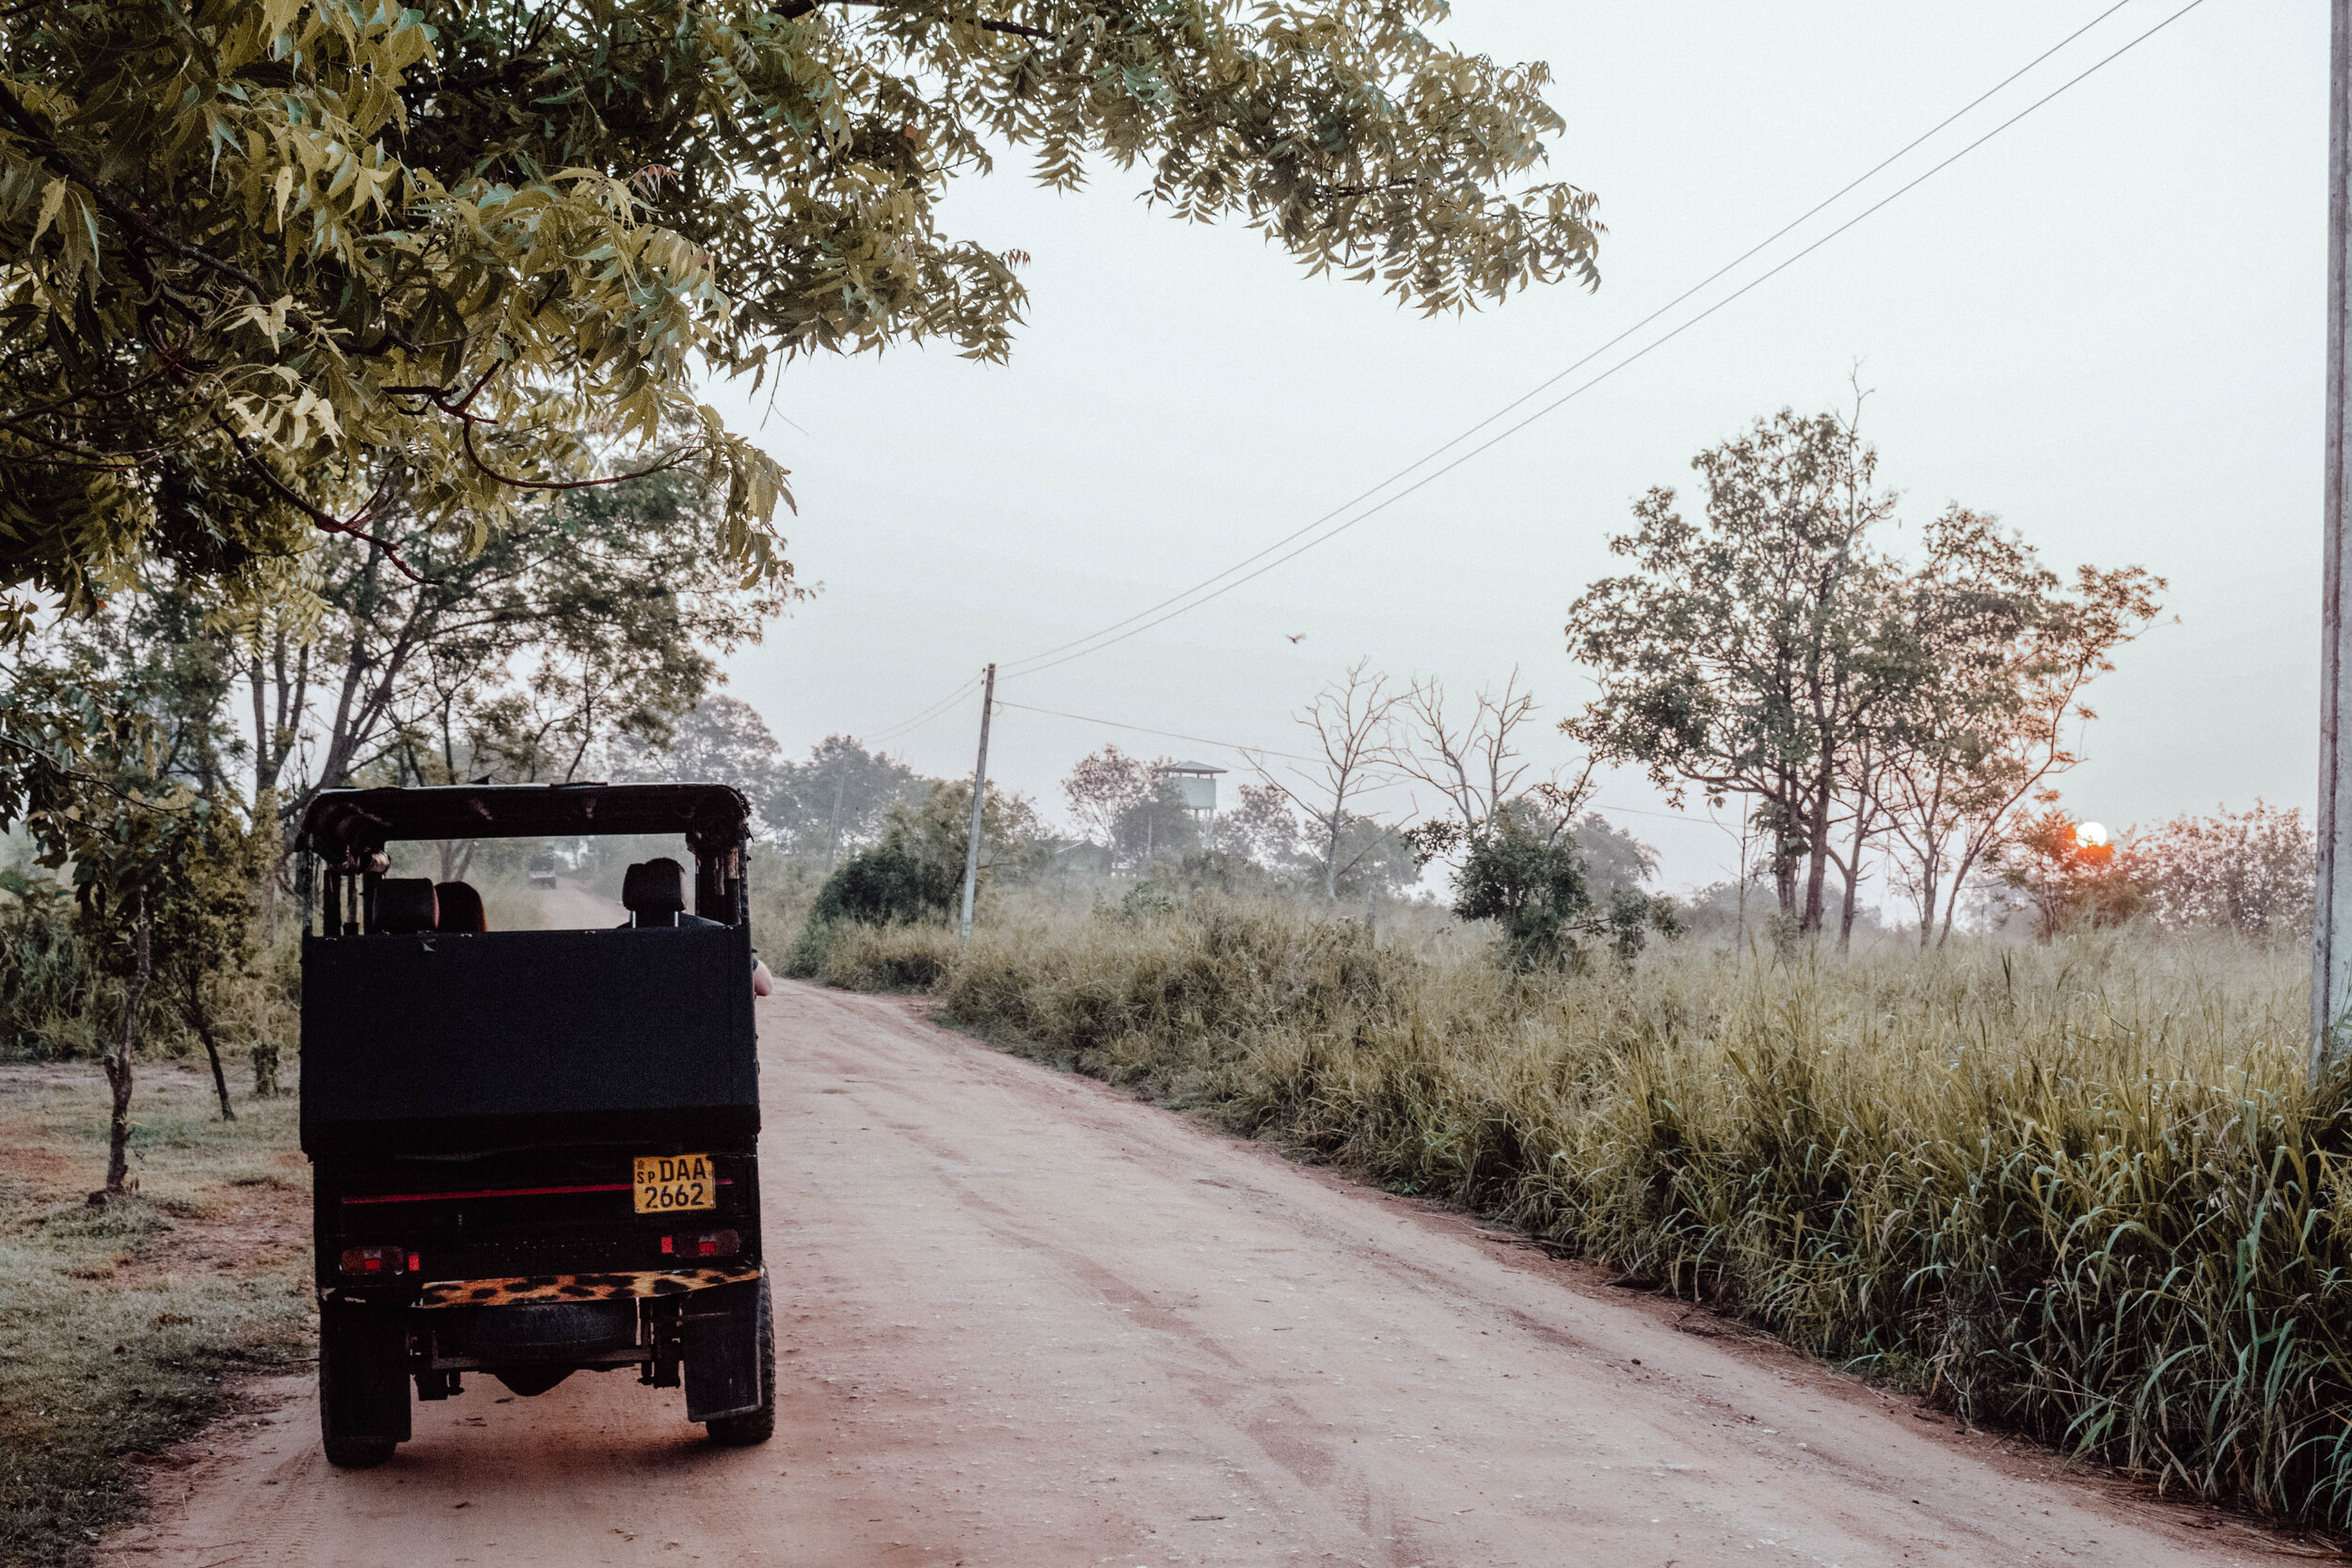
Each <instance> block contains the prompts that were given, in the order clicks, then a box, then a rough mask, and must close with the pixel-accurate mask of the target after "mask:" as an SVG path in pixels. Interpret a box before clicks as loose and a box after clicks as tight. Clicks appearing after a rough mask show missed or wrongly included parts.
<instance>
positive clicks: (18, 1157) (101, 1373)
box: [0, 1063, 310, 1568]
mask: <svg viewBox="0 0 2352 1568" xmlns="http://www.w3.org/2000/svg"><path fill="white" fill-rule="evenodd" d="M289 1076H291V1075H289ZM239 1086H240V1088H249V1086H250V1085H249V1084H246V1085H239ZM140 1097H141V1105H140V1111H139V1115H138V1119H137V1124H136V1126H135V1130H134V1132H133V1136H132V1142H131V1166H132V1173H133V1180H134V1182H135V1189H136V1190H135V1191H134V1192H133V1193H131V1194H130V1195H129V1196H124V1197H120V1198H118V1199H116V1200H114V1201H112V1202H109V1203H104V1204H91V1203H89V1202H87V1200H86V1196H85V1195H86V1194H87V1191H88V1190H89V1188H90V1187H91V1186H92V1185H93V1184H94V1177H95V1175H96V1173H97V1172H98V1171H100V1170H101V1169H103V1166H104V1164H105V1160H106V1144H107V1116H108V1103H107V1101H108V1095H107V1089H106V1085H105V1084H104V1082H103V1079H102V1078H101V1077H100V1075H99V1072H98V1069H96V1068H95V1067H93V1066H90V1065H88V1064H86V1063H76V1064H70V1065H57V1066H18V1067H10V1068H4V1069H0V1564H6V1565H7V1568H19V1565H27V1568H29V1565H31V1564H40V1565H42V1568H51V1565H55V1564H61V1563H72V1562H74V1561H77V1560H80V1558H81V1557H82V1556H83V1554H84V1553H85V1552H86V1550H87V1547H88V1546H89V1545H90V1544H91V1543H92V1542H94V1541H95V1540H96V1538H97V1536H98V1533H99V1532H100V1531H102V1530H103V1529H104V1528H107V1527H108V1526H111V1525H114V1524H118V1523H119V1522H121V1521H122V1520H124V1519H126V1518H128V1517H130V1516H131V1515H132V1514H133V1513H135V1512H136V1511H137V1509H138V1508H139V1506H140V1502H141V1499H140V1496H139V1492H138V1489H137V1478H138V1467H139V1461H140V1460H141V1459H143V1458H149V1457H152V1456H157V1455H160V1454H162V1453H163V1451H164V1450H166V1449H168V1448H169V1447H170V1446H171V1445H172V1444H174V1443H176V1442H178V1441H179V1440H180V1439H182V1438H183V1437H186V1436H188V1435H189V1434H191V1433H194V1432H196V1431H197V1430H198V1429H199V1427H201V1426H203V1425H205V1424H206V1423H207V1422H209V1421H212V1420H214V1419H215V1418H219V1417H221V1416H222V1415H224V1414H227V1413H230V1412H231V1411H233V1410H234V1409H235V1408H236V1407H237V1405H238V1402H239V1396H238V1393H237V1388H236V1380H237V1379H238V1377H239V1376H240V1375H241V1374H246V1373H249V1372H253V1371H259V1370H278V1369H289V1368H299V1367H307V1366H308V1362H307V1359H305V1357H306V1354H307V1344H308V1333H309V1328H308V1324H309V1322H310V1280H309V1273H310V1271H309V1266H308V1265H309V1240H310V1238H309V1232H308V1228H307V1216H308V1213H309V1191H310V1170H309V1167H308V1166H307V1165H306V1164H304V1163H303V1160H302V1157H301V1155H300V1153H299V1152H298V1151H297V1149H296V1148H295V1137H294V1119H295V1118H294V1099H293V1098H292V1097H291V1096H290V1095H285V1094H280V1095H279V1096H278V1097H275V1098H256V1097H254V1096H252V1095H250V1094H249V1093H246V1094H241V1096H240V1103H239V1113H240V1114H239V1116H238V1117H237V1119H236V1120H235V1121H233V1122H224V1121H222V1120H220V1119H219V1108H218V1106H217V1104H216V1103H215V1091H214V1086H213V1083H212V1079H211V1076H210V1073H209V1071H207V1070H206V1069H203V1068H202V1067H200V1066H194V1065H191V1066H187V1067H175V1068H162V1069H150V1070H149V1071H148V1073H147V1074H146V1075H145V1076H144V1077H143V1079H142V1081H141V1086H140Z"/></svg>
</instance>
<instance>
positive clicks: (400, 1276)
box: [297, 784, 775, 1467]
mask: <svg viewBox="0 0 2352 1568" xmlns="http://www.w3.org/2000/svg"><path fill="white" fill-rule="evenodd" d="M750 817H751V813H750V810H749V807H748V806H747V805H746V803H745V801H744V799H743V797H742V796H741V795H739V793H737V792H736V791H735V790H733V789H730V788H728V787H726V786H725V785H723V784H611V785H603V784H599V785H586V786H572V785H555V786H552V787H549V786H537V785H532V786H525V785H483V784H470V785H457V786H452V787H444V788H427V789H368V790H335V791H329V792H327V793H326V794H323V795H321V796H320V797H319V798H318V799H317V800H316V801H315V802H314V803H313V804H312V805H311V807H310V811H309V813H308V814H307V815H306V816H305V817H304V819H303V824H302V832H301V836H300V841H299V848H300V851H301V860H300V862H299V863H298V867H297V875H298V877H299V878H300V886H301V893H302V897H303V900H304V911H305V912H304V933H303V942H302V1147H303V1150H304V1152H306V1153H307V1154H308V1155H309V1156H310V1161H311V1164H312V1166H313V1168H314V1173H315V1180H314V1182H313V1200H312V1201H313V1221H312V1223H313V1235H314V1241H315V1247H316V1259H315V1273H316V1279H317V1289H318V1299H319V1411H320V1423H321V1426H322V1428H323V1431H324V1436H325V1439H326V1457H327V1459H328V1461H329V1462H330V1463H332V1464H335V1465H343V1466H350V1467H358V1466H364V1465H378V1464H381V1463H383V1462H384V1461H385V1460H387V1459H389V1458H390V1457H391V1454H392V1451H393V1449H395V1448H396V1447H397V1446H398V1445H399V1444H401V1443H402V1442H405V1440H406V1439H407V1437H408V1435H409V1409H410V1406H409V1400H410V1393H411V1390H412V1388H413V1390H414V1394H415V1397H416V1398H418V1399H421V1400H443V1399H448V1398H450V1397H451V1396H452V1395H454V1394H457V1393H459V1392H461V1391H462V1383H461V1380H462V1379H463V1377H464V1376H465V1374H467V1373H469V1372H478V1373H483V1374H486V1375H488V1376H491V1377H495V1378H497V1379H498V1380H499V1381H500V1382H501V1383H502V1384H504V1385H505V1386H506V1387H507V1388H508V1389H510V1390H512V1391H513V1392H514V1393H516V1394H520V1395H536V1394H542V1393H545V1392H546V1391H547V1390H548V1389H549V1388H552V1387H554V1386H556V1385H557V1384H559V1383H561V1382H562V1381H564V1378H566V1377H568V1376H569V1375H571V1374H572V1373H573V1372H576V1371H580V1370H594V1371H599V1372H602V1371H611V1370H614V1369H617V1368H634V1369H635V1370H636V1371H637V1373H638V1381H639V1382H640V1383H643V1384H647V1385H650V1386H653V1387H656V1388H664V1387H678V1386H681V1385H682V1386H683V1387H684V1390H685V1402H686V1418H687V1419H688V1420H690V1421H699V1422H702V1423H703V1424H704V1425H705V1426H706V1427H707V1430H708V1432H709V1433H710V1435H711V1437H712V1438H714V1439H716V1440H717V1441H719V1442H722V1443H732V1444H743V1443H759V1442H765V1441H766V1440H767V1439H768V1437H769V1436H770V1435H771V1433H773V1431H774V1430H775V1350H774V1339H773V1335H774V1329H773V1325H772V1312H771V1305H770V1300H769V1284H768V1275H767V1271H766V1269H765V1267H764V1266H763V1264H762V1261H761V1248H760V1226H759V1164H758V1158H757V1153H756V1150H757V1147H758V1138H759V1079H758V1066H757V1061H756V1058H755V1036H754V1032H753V1022H752V964H753V958H752V951H751V929H750V924H749V915H748V905H747V903H746V901H745V895H744V884H743V868H744V852H743V850H744V844H745V841H746V839H747V838H748V836H749V823H750ZM598 834H631V835H636V834H669V835H677V839H678V841H680V842H682V844H683V846H684V851H683V852H684V856H685V857H686V858H691V861H692V866H691V903H692V912H691V913H689V912H687V903H688V899H689V889H688V881H689V878H688V875H687V869H686V867H685V866H684V864H683V861H682V860H681V859H656V860H653V861H650V862H647V863H641V864H638V865H633V866H631V867H630V868H629V870H628V876H627V877H626V878H625V879H624V882H623V892H622V903H623V904H624V906H625V907H626V908H627V909H628V914H629V921H628V925H627V926H626V927H621V928H618V929H597V930H531V931H520V930H518V931H488V930H485V929H483V918H482V914H481V911H482V907H483V906H482V903H481V900H480V899H479V898H478V897H475V896H473V895H472V890H470V889H469V888H466V887H465V885H464V884H463V883H443V884H440V886H439V887H436V885H435V884H434V883H433V882H432V881H431V880H430V879H424V878H400V877H393V876H390V875H389V854H388V850H387V846H388V845H393V844H397V843H399V842H400V841H404V840H443V841H446V840H449V839H456V838H536V839H543V840H544V839H548V838H557V837H588V836H595V835H598ZM532 871H533V878H534V879H536V874H537V865H536V863H535V862H534V863H533V866H532Z"/></svg>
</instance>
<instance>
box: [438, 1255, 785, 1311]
mask: <svg viewBox="0 0 2352 1568" xmlns="http://www.w3.org/2000/svg"><path fill="white" fill-rule="evenodd" d="M758 1277H759V1265H758V1264H756V1263H736V1264H730V1265H727V1266H725V1267H723V1268H710V1269H648V1270H640V1271H635V1272H631V1273H623V1274H536V1275H527V1276H525V1277H523V1278H519V1279H440V1280H436V1281H434V1282H433V1283H432V1284H429V1285H427V1286H425V1287H424V1288H423V1290H422V1291H420V1292H419V1294H418V1297H417V1305H418V1306H419V1307H514V1306H517V1305H520V1304H521V1303H524V1302H532V1301H612V1300H614V1299H615V1298H617V1297H621V1296H675V1295H680V1294H683V1293H684V1292H686V1291H707V1290H708V1289H710V1288H711V1287H712V1286H713V1285H739V1284H741V1283H742V1282H744V1281H745V1280H751V1279H757V1278H758Z"/></svg>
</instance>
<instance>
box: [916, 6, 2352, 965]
mask: <svg viewBox="0 0 2352 1568" xmlns="http://www.w3.org/2000/svg"><path fill="white" fill-rule="evenodd" d="M2337 3H2338V4H2339V5H2352V0H2337ZM995 706H996V666H994V665H993V664H992V665H990V666H989V667H988V678H987V681H986V683H985V684H984V685H983V686H982V687H981V689H980V760H979V762H978V763H977V765H975V766H974V768H973V769H972V842H971V843H969V844H968V845H966V846H965V847H964V850H963V923H962V925H961V927H960V928H959V929H960V932H961V936H962V939H963V940H964V941H965V942H970V941H971V940H972V892H973V889H974V888H975V887H976V886H977V884H978V882H979V879H980V808H981V806H982V805H983V804H985V803H986V801H987V800H988V718H989V715H990V713H992V712H993V710H994V709H995Z"/></svg>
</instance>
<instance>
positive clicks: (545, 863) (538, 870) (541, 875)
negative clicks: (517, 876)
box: [531, 849, 555, 887]
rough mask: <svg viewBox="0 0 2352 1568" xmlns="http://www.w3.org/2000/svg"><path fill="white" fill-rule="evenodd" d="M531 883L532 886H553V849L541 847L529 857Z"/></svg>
mask: <svg viewBox="0 0 2352 1568" xmlns="http://www.w3.org/2000/svg"><path fill="white" fill-rule="evenodd" d="M531 885H532V887H553V886H554V885H555V851H554V850H552V849H542V850H540V851H539V852H538V853H537V854H535V855H533V856H532V857H531Z"/></svg>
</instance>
